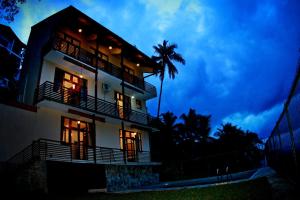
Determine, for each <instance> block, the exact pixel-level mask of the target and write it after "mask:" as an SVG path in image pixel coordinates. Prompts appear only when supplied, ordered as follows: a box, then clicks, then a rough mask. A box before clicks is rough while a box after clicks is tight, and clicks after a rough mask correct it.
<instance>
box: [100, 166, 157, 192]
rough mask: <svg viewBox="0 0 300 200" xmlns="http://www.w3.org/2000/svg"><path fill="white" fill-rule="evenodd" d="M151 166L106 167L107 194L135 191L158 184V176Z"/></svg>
mask: <svg viewBox="0 0 300 200" xmlns="http://www.w3.org/2000/svg"><path fill="white" fill-rule="evenodd" d="M154 167H155V166H151V165H106V166H105V173H106V189H107V191H108V192H116V191H124V190H127V189H136V188H140V187H142V186H146V185H152V184H157V183H159V174H158V173H156V172H155V171H154V169H153V168H154Z"/></svg>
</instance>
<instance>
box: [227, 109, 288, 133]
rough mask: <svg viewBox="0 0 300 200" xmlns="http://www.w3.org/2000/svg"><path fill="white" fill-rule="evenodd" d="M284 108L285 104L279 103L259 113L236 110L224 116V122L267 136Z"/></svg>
mask: <svg viewBox="0 0 300 200" xmlns="http://www.w3.org/2000/svg"><path fill="white" fill-rule="evenodd" d="M282 109H283V104H277V105H275V106H273V107H272V108H270V109H269V110H264V111H262V112H260V113H257V114H254V113H251V112H236V113H233V114H231V115H229V116H227V117H225V118H223V120H222V123H223V124H225V123H232V124H234V125H238V126H239V127H241V128H242V129H243V130H250V131H254V132H256V133H259V135H260V136H264V137H266V136H268V135H269V134H270V133H271V131H272V129H273V127H274V126H275V122H276V121H277V119H278V118H279V115H280V113H281V112H282Z"/></svg>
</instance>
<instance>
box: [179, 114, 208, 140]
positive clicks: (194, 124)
mask: <svg viewBox="0 0 300 200" xmlns="http://www.w3.org/2000/svg"><path fill="white" fill-rule="evenodd" d="M210 117H211V116H210V115H207V116H205V115H199V114H197V113H196V110H195V109H190V110H189V113H188V114H187V115H186V114H182V115H181V116H180V118H181V119H182V120H183V124H181V125H180V127H181V129H182V131H183V132H184V134H185V137H186V138H187V139H190V140H193V141H197V142H206V139H207V137H208V136H209V132H210Z"/></svg>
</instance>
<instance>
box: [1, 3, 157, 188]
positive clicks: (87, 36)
mask: <svg viewBox="0 0 300 200" xmlns="http://www.w3.org/2000/svg"><path fill="white" fill-rule="evenodd" d="M155 66H156V64H155V63H153V61H152V60H151V59H150V58H149V57H148V56H146V55H145V54H144V53H143V52H141V51H140V50H138V49H137V48H136V47H135V46H133V45H131V44H129V43H128V42H126V41H125V40H124V39H122V38H121V37H119V36H117V35H116V34H114V33H113V32H111V31H110V30H108V29H107V28H105V27H103V26H102V25H100V24H99V23H97V22H96V21H94V20H93V19H91V18H90V17H88V16H86V15H85V14H83V13H82V12H80V11H79V10H77V9H76V8H74V7H72V6H70V7H68V8H66V9H64V10H62V11H59V12H58V13H56V14H54V15H52V16H50V17H48V18H47V19H45V20H43V21H41V22H39V23H37V24H36V25H34V26H32V28H31V33H30V36H29V40H28V44H27V50H26V56H25V60H24V70H23V73H22V75H21V83H22V85H21V86H22V87H21V88H22V91H21V99H22V101H23V102H24V103H26V104H28V105H33V107H34V109H33V114H24V115H23V114H22V115H20V118H22V120H20V121H21V122H18V123H23V125H22V126H19V129H18V130H15V131H17V132H18V133H19V134H18V136H19V138H18V139H16V140H17V141H19V142H17V143H16V144H15V146H14V147H12V146H11V147H10V148H11V149H21V147H23V146H25V145H24V143H26V142H28V144H29V141H32V140H34V142H33V143H32V144H30V146H28V147H27V148H25V149H24V150H23V151H21V152H20V153H18V154H17V155H16V156H14V157H12V158H11V159H9V162H10V163H17V162H20V160H22V162H24V160H25V161H27V160H32V159H37V160H39V161H46V166H47V167H46V168H47V173H46V174H47V175H45V176H42V177H46V186H44V187H46V188H48V189H49V188H55V186H56V188H57V186H58V185H60V186H61V184H62V183H64V184H65V185H64V186H61V187H65V186H66V185H69V186H70V185H72V187H74V184H75V183H74V182H76V181H74V180H77V179H76V177H77V175H78V173H79V172H78V171H77V174H76V173H75V172H74V171H76V170H75V169H74V168H73V167H74V166H75V165H76V164H77V165H79V164H80V166H81V168H80V170H79V171H80V174H81V175H82V174H84V173H85V175H82V176H81V178H82V177H85V178H83V179H84V180H86V177H90V179H93V178H91V177H100V178H99V179H98V178H97V180H90V179H88V180H87V181H88V182H89V183H90V184H88V183H85V185H84V186H82V187H86V188H95V187H96V188H97V187H100V186H101V185H102V186H103V187H106V188H107V189H108V190H111V191H113V190H119V189H122V188H123V189H126V188H130V187H137V186H139V185H143V184H150V183H155V182H157V181H158V176H157V174H156V173H153V171H152V166H154V165H156V164H157V163H154V162H151V157H150V144H149V135H150V133H151V131H153V128H152V127H151V126H150V123H151V120H152V119H153V118H152V117H151V116H150V115H148V113H147V107H146V101H147V100H148V99H151V98H154V97H156V88H155V87H154V86H153V85H151V84H150V83H147V82H146V81H145V80H144V78H143V74H144V73H153V71H154V68H155ZM7 112H8V111H7ZM29 115H30V116H29ZM24 116H25V117H24ZM7 119H9V116H8V115H7V118H6V119H4V120H3V121H4V122H5V120H7ZM31 119H32V120H31ZM4 122H3V123H4ZM1 126H3V127H4V125H1ZM3 127H2V131H3V132H4V131H5V132H9V131H10V132H11V130H7V129H8V128H3ZM20 129H22V130H20ZM0 130H1V129H0ZM6 138H7V137H6ZM28 152H29V153H28ZM21 157H22V159H20V158H21ZM24 157H25V159H24ZM53 163H55V165H54V164H53ZM66 163H68V164H70V163H72V164H74V165H67V164H66ZM85 166H86V167H85ZM87 166H89V167H91V166H99V168H97V170H98V172H95V173H94V174H91V171H93V170H90V168H89V167H87ZM76 169H77V168H76ZM68 170H69V171H68ZM97 170H96V171H97ZM58 171H60V172H62V171H64V173H57V172H58ZM71 171H72V172H71ZM100 171H101V172H100ZM74 173H75V174H74ZM50 174H51V177H50ZM58 174H59V176H58ZM63 174H64V175H66V174H69V175H68V177H69V181H66V180H65V179H64V180H62V179H63V178H62V177H63ZM97 174H98V175H99V174H102V175H99V176H97ZM103 174H105V175H103ZM146 176H148V177H147V178H145V177H146ZM40 177H41V176H39V179H40ZM54 177H55V178H54ZM70 177H72V178H70ZM101 177H102V178H101ZM103 177H105V178H103ZM128 177H131V178H130V180H128ZM115 178H116V179H115ZM66 179H67V178H66ZM100 179H101V181H102V182H101V183H99V181H100ZM53 180H55V181H53ZM70 180H72V181H70ZM133 180H135V181H133ZM37 182H41V180H39V181H37ZM42 182H45V180H43V181H42ZM92 182H93V183H95V184H91V183H92ZM133 182H135V183H133ZM126 183H127V185H126ZM42 185H43V184H42ZM76 185H77V186H78V185H82V182H81V184H80V183H76ZM88 185H89V186H88ZM72 187H71V188H72ZM43 190H44V189H43ZM46 190H47V189H46Z"/></svg>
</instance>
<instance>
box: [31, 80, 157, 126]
mask: <svg viewBox="0 0 300 200" xmlns="http://www.w3.org/2000/svg"><path fill="white" fill-rule="evenodd" d="M36 95H37V102H40V101H43V100H50V101H55V102H58V103H62V104H66V105H70V106H73V107H76V108H80V109H83V110H86V111H89V112H93V113H96V114H101V115H106V116H109V117H113V118H117V119H124V120H126V121H130V122H135V123H139V124H142V125H149V123H150V122H151V121H152V120H153V119H154V117H152V116H150V115H148V114H146V113H142V112H138V111H134V110H131V109H130V108H127V107H124V108H123V107H122V106H118V105H117V104H116V103H111V102H108V101H105V100H102V99H99V98H95V97H93V96H90V95H82V94H81V93H80V92H75V91H74V90H72V89H70V88H66V87H63V86H61V85H60V84H54V83H51V82H48V81H46V82H45V83H43V84H42V85H40V86H39V88H38V89H37V91H36Z"/></svg>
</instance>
